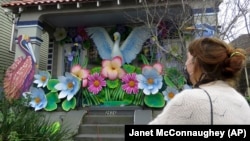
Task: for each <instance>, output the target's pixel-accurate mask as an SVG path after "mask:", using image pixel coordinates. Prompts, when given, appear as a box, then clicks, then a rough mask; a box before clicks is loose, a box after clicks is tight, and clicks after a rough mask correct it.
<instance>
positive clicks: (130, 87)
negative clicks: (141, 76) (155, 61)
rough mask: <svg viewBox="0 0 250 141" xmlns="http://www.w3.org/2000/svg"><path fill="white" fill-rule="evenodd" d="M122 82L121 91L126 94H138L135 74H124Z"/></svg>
mask: <svg viewBox="0 0 250 141" xmlns="http://www.w3.org/2000/svg"><path fill="white" fill-rule="evenodd" d="M122 82H123V83H124V84H123V85H122V89H123V90H124V91H125V92H126V93H128V94H132V93H134V94H137V93H138V92H139V89H138V81H137V79H136V74H135V73H131V74H126V75H125V76H124V77H123V78H122Z"/></svg>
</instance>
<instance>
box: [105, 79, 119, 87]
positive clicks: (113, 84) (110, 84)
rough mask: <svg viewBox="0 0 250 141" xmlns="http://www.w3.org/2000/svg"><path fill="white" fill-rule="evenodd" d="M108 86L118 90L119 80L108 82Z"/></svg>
mask: <svg viewBox="0 0 250 141" xmlns="http://www.w3.org/2000/svg"><path fill="white" fill-rule="evenodd" d="M106 82H107V86H108V87H109V88H111V89H113V88H116V87H118V86H119V79H115V80H107V81H106Z"/></svg>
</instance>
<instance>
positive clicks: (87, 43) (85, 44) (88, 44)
mask: <svg viewBox="0 0 250 141" xmlns="http://www.w3.org/2000/svg"><path fill="white" fill-rule="evenodd" d="M90 46H91V42H90V40H85V41H84V42H83V47H84V48H86V49H89V48H90Z"/></svg>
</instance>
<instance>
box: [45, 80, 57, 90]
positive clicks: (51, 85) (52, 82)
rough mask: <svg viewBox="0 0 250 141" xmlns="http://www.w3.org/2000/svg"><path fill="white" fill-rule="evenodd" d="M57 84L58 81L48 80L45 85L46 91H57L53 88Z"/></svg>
mask: <svg viewBox="0 0 250 141" xmlns="http://www.w3.org/2000/svg"><path fill="white" fill-rule="evenodd" d="M57 83H59V80H58V79H50V80H49V81H48V84H47V88H48V90H50V91H52V92H57V89H55V88H54V87H55V85H56V84H57Z"/></svg>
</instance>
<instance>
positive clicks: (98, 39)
mask: <svg viewBox="0 0 250 141" xmlns="http://www.w3.org/2000/svg"><path fill="white" fill-rule="evenodd" d="M86 31H87V33H88V35H89V36H90V38H91V39H92V40H93V42H94V43H95V45H96V47H97V50H98V53H99V55H100V57H101V58H102V59H109V60H110V59H112V58H114V57H115V56H120V57H121V58H122V64H125V63H127V64H129V63H131V62H132V61H133V60H134V59H135V58H136V56H137V54H138V53H139V52H140V51H141V49H142V46H143V44H144V42H145V41H146V40H147V39H149V38H150V37H151V34H150V30H149V28H147V27H145V26H139V27H135V28H133V30H132V31H131V32H130V34H129V35H128V37H127V38H126V39H125V41H123V42H122V43H121V35H120V33H119V32H115V33H114V34H113V36H114V42H113V40H112V39H111V38H110V36H109V34H108V33H107V31H106V30H105V29H104V28H103V27H90V28H86Z"/></svg>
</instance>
